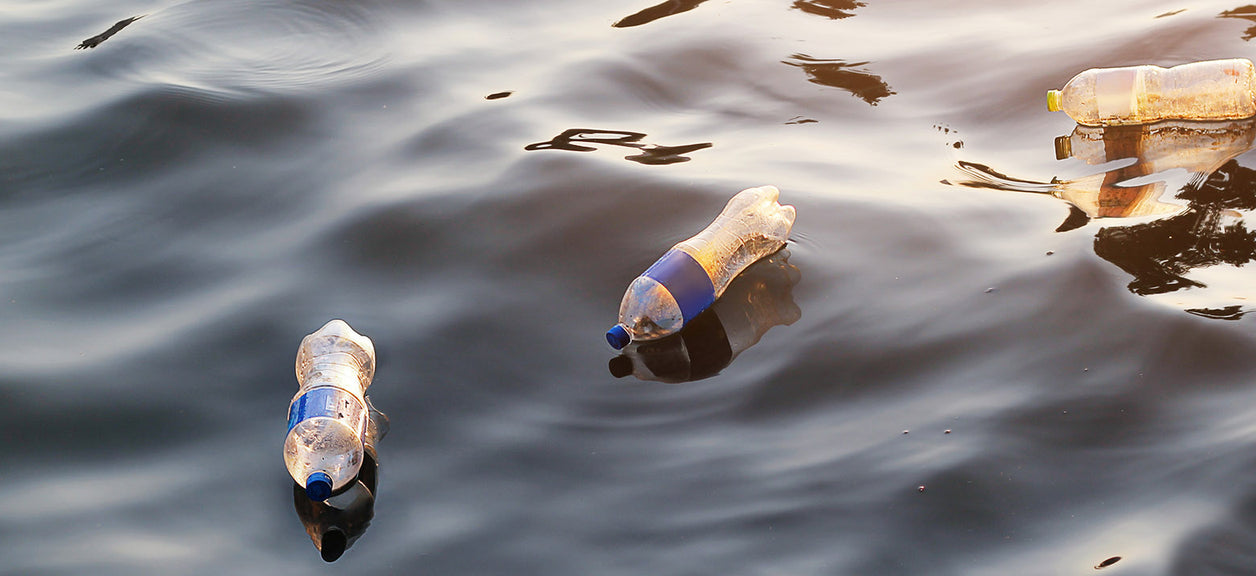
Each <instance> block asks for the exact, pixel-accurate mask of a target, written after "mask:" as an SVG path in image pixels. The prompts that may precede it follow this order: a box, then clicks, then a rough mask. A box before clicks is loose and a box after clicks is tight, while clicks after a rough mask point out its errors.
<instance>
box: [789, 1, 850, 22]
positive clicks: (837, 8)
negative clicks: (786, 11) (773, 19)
mask: <svg viewBox="0 0 1256 576" xmlns="http://www.w3.org/2000/svg"><path fill="white" fill-rule="evenodd" d="M864 6H867V4H866V3H864V2H857V1H855V0H795V2H794V8H795V9H797V10H802V11H803V12H806V13H808V14H815V15H818V16H826V17H828V18H832V19H833V20H838V19H841V18H850V17H851V16H854V15H855V13H854V10H855V9H856V8H862V7H864Z"/></svg>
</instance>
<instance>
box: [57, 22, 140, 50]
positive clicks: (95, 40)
mask: <svg viewBox="0 0 1256 576" xmlns="http://www.w3.org/2000/svg"><path fill="white" fill-rule="evenodd" d="M144 16H145V15H144V14H140V15H139V16H132V17H130V18H127V19H125V20H119V21H118V23H117V24H114V25H113V26H111V27H110V28H109V29H108V30H105V31H104V32H101V33H100V34H97V35H95V36H92V37H91V38H88V39H86V40H84V41H82V42H81V43H79V45H78V46H75V47H74V49H75V50H83V49H85V48H95V47H97V46H100V43H101V42H104V41H105V40H108V39H109V37H110V36H113V35H114V34H117V33H118V31H120V30H122V29H123V28H126V27H127V26H130V25H131V23H132V22H135V21H136V20H139V19H140V18H143V17H144Z"/></svg>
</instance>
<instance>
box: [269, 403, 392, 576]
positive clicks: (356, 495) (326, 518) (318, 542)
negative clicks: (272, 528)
mask: <svg viewBox="0 0 1256 576" xmlns="http://www.w3.org/2000/svg"><path fill="white" fill-rule="evenodd" d="M366 409H367V413H368V414H369V416H368V417H367V421H366V433H365V434H363V435H362V447H363V448H365V454H364V457H363V459H362V468H361V470H360V471H359V472H358V476H357V478H355V479H354V481H353V482H351V483H350V485H349V487H347V488H345V489H344V490H342V491H340V492H338V493H337V494H336V495H335V496H332V497H330V498H328V499H326V500H323V501H320V502H316V501H313V500H310V498H309V496H308V495H307V494H306V492H305V488H303V487H301V485H300V484H295V483H294V484H293V485H292V502H293V504H294V505H295V507H296V511H297V517H298V518H300V519H301V523H302V524H304V525H305V533H306V534H308V535H309V536H310V540H311V541H313V542H314V547H315V548H317V549H318V551H319V554H320V555H321V556H322V557H323V560H326V561H327V562H334V561H336V559H338V558H340V556H341V555H342V554H344V552H345V550H347V549H349V548H350V547H352V546H353V543H354V542H356V541H357V539H358V538H359V537H360V536H362V535H363V534H364V533H365V532H366V528H367V527H368V526H370V524H371V518H373V517H374V516H375V498H376V495H377V492H376V488H377V487H378V485H379V456H378V453H377V452H376V448H375V446H376V443H378V442H379V441H380V440H381V439H383V437H384V435H385V434H387V433H388V416H385V415H384V413H383V412H380V411H379V410H376V409H375V407H374V406H372V405H371V397H370V396H367V397H366Z"/></svg>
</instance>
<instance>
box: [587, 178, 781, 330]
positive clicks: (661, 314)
mask: <svg viewBox="0 0 1256 576" xmlns="http://www.w3.org/2000/svg"><path fill="white" fill-rule="evenodd" d="M780 194H781V193H780V191H779V190H777V189H776V187H775V186H760V187H758V188H750V189H747V190H742V191H741V192H739V193H738V194H737V195H736V196H733V199H732V200H729V201H728V205H727V206H725V207H724V211H723V212H721V213H720V215H719V216H718V217H716V218H715V221H714V222H712V223H711V225H710V226H707V227H706V229H705V230H703V231H701V232H699V233H698V234H697V235H696V236H694V237H692V238H690V239H688V240H685V241H683V242H681V243H679V244H677V245H675V246H673V247H672V249H671V250H668V251H667V253H666V254H664V255H663V257H662V258H659V259H658V260H657V261H656V262H655V263H654V265H652V266H650V268H649V269H648V270H646V271H645V273H643V274H642V275H640V276H638V277H637V279H636V280H633V281H632V284H630V285H629V286H628V290H627V291H626V292H625V293H624V299H623V300H622V301H621V302H620V304H619V323H618V324H616V325H614V326H612V327H611V329H610V330H608V331H607V332H606V341H607V342H609V343H610V345H611V346H613V347H615V349H617V350H618V349H621V348H623V347H624V346H627V345H628V343H629V342H631V341H632V340H654V339H656V338H662V337H664V336H667V335H669V334H674V333H676V332H677V331H679V330H680V328H681V327H682V326H684V324H685V322H688V321H690V320H692V319H693V318H694V317H696V316H697V315H698V314H699V313H701V312H702V311H703V310H706V309H707V307H708V306H710V305H711V303H712V302H714V301H715V299H716V298H719V297H720V295H721V294H723V293H724V289H725V288H727V287H728V283H729V281H731V280H732V279H733V277H735V276H737V275H738V274H740V273H741V271H742V270H745V269H746V267H747V266H749V265H750V264H752V263H754V262H755V261H756V260H759V259H760V258H763V257H764V256H767V255H769V254H771V253H773V252H776V251H777V250H779V249H780V248H781V247H782V246H784V245H785V241H786V240H787V239H788V238H789V231H790V229H791V228H793V226H794V216H795V213H794V207H793V206H782V205H780V204H778V203H777V200H778V199H779V198H780Z"/></svg>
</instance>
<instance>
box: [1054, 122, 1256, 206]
mask: <svg viewBox="0 0 1256 576" xmlns="http://www.w3.org/2000/svg"><path fill="white" fill-rule="evenodd" d="M1254 135H1256V120H1228V121H1218V122H1184V121H1169V122H1159V123H1156V124H1151V125H1143V126H1109V127H1093V126H1077V127H1076V128H1075V129H1074V130H1073V133H1072V134H1070V135H1068V136H1061V137H1059V138H1056V141H1055V148H1056V158H1057V159H1061V160H1063V159H1065V158H1075V159H1077V160H1081V161H1083V162H1085V163H1087V164H1090V165H1094V166H1104V165H1107V168H1108V169H1107V170H1105V171H1104V172H1100V173H1098V174H1092V175H1089V176H1083V177H1079V178H1073V179H1070V180H1063V181H1058V182H1056V183H1055V186H1054V189H1053V192H1052V194H1053V195H1054V196H1056V197H1057V198H1062V199H1064V200H1067V201H1068V202H1069V203H1070V204H1072V205H1073V206H1076V207H1077V208H1078V209H1080V210H1081V211H1082V212H1085V213H1086V215H1087V216H1089V217H1091V218H1127V217H1141V216H1161V215H1167V214H1175V213H1178V212H1181V211H1182V210H1184V209H1185V208H1186V206H1185V203H1184V202H1183V201H1180V200H1174V199H1173V198H1172V194H1167V192H1169V190H1168V189H1166V187H1167V185H1168V183H1169V181H1171V180H1176V179H1177V178H1175V177H1173V176H1172V175H1170V174H1169V172H1170V171H1172V170H1185V171H1186V172H1187V173H1189V177H1188V181H1187V182H1186V185H1187V186H1188V187H1190V188H1197V187H1199V186H1201V185H1202V184H1203V182H1204V180H1205V179H1206V178H1208V176H1209V175H1210V174H1212V173H1213V172H1216V171H1217V170H1218V169H1220V168H1221V167H1222V166H1223V165H1224V164H1225V163H1226V162H1229V161H1230V160H1231V159H1233V158H1235V157H1237V156H1239V155H1240V154H1243V153H1244V152H1246V151H1248V150H1249V149H1251V147H1252V142H1253V136H1254ZM1127 159H1132V160H1135V162H1134V163H1133V164H1129V165H1123V166H1116V165H1110V164H1109V163H1113V162H1117V161H1121V160H1127ZM1153 175H1159V177H1157V178H1154V179H1153V178H1150V177H1151V176H1153Z"/></svg>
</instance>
